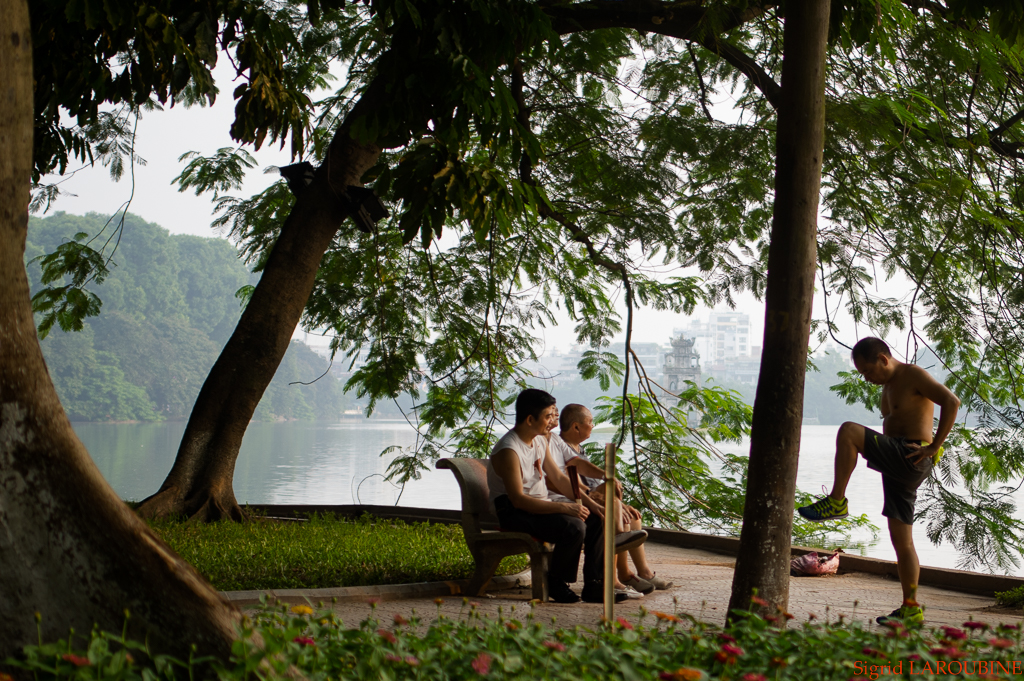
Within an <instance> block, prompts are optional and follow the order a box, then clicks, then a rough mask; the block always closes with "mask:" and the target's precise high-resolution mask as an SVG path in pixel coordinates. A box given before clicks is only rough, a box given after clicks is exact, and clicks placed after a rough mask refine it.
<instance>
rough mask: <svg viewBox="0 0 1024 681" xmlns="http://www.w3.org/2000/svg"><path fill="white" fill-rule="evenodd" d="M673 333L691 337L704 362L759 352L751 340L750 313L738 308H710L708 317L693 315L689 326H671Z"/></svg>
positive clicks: (711, 362)
mask: <svg viewBox="0 0 1024 681" xmlns="http://www.w3.org/2000/svg"><path fill="white" fill-rule="evenodd" d="M672 335H673V336H678V335H683V336H685V337H687V338H694V339H695V340H696V342H695V344H694V349H695V350H696V351H697V352H698V353H699V354H700V357H701V364H702V365H704V366H709V367H710V366H711V365H713V364H717V363H720V362H722V361H724V360H726V359H733V358H737V357H751V356H753V355H760V354H761V353H760V348H757V349H756V352H755V348H754V347H752V346H751V344H750V341H751V338H750V315H746V314H741V313H739V312H712V313H711V314H710V315H709V316H708V321H706V322H703V321H700V320H698V319H692V320H690V324H689V326H688V327H684V328H676V329H672Z"/></svg>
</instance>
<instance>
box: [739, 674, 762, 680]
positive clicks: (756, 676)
mask: <svg viewBox="0 0 1024 681" xmlns="http://www.w3.org/2000/svg"><path fill="white" fill-rule="evenodd" d="M740 681H768V679H767V678H766V677H765V675H764V674H755V673H754V672H747V673H746V674H744V675H743V676H742V677H740Z"/></svg>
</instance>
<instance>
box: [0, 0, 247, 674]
mask: <svg viewBox="0 0 1024 681" xmlns="http://www.w3.org/2000/svg"><path fill="white" fill-rule="evenodd" d="M0 27H2V28H3V30H2V31H0V661H2V660H4V659H5V658H6V657H8V656H11V655H14V654H15V653H16V652H17V650H18V649H20V648H21V647H22V646H24V645H26V644H30V643H36V642H38V636H39V632H38V631H37V623H36V619H35V614H36V613H39V615H40V616H41V621H40V624H39V626H40V627H41V633H42V637H43V639H44V640H49V641H53V640H56V639H58V638H61V637H67V636H68V629H69V628H70V627H74V628H75V630H76V631H78V632H79V635H82V636H88V632H89V631H91V629H92V627H93V625H94V623H95V624H98V625H99V626H100V627H101V628H103V629H105V630H110V631H118V632H119V631H121V628H122V626H123V625H124V620H125V611H126V610H127V611H129V612H130V613H131V619H130V620H129V632H130V634H131V635H133V636H135V637H137V638H138V639H140V640H142V639H145V638H147V637H148V639H149V641H150V643H151V645H152V646H153V649H154V650H155V651H158V652H166V653H170V654H173V655H176V656H179V657H182V658H184V659H188V655H189V646H190V644H192V643H195V644H196V645H197V646H198V651H199V653H200V654H211V655H215V656H217V657H219V658H222V659H227V656H228V654H229V652H230V646H231V642H232V641H233V640H234V639H235V624H236V622H237V618H238V612H237V610H236V609H235V608H233V607H232V606H231V605H230V604H228V603H227V601H225V600H224V599H223V598H222V597H221V596H220V595H219V594H218V593H217V592H216V591H215V590H214V589H213V588H212V587H211V586H210V585H209V584H207V583H206V582H205V581H204V580H203V579H202V577H200V576H199V575H198V574H197V573H196V572H195V570H193V569H192V567H191V566H189V565H188V564H187V563H185V562H184V561H183V560H181V558H179V557H178V556H177V555H176V554H175V553H174V552H173V551H172V550H171V549H170V548H168V547H167V546H166V545H165V544H164V543H163V542H162V541H160V539H159V538H157V536H156V535H155V534H153V532H151V531H150V530H149V529H148V528H147V527H146V525H145V524H144V523H143V522H142V521H141V520H139V518H138V517H137V516H136V515H135V514H134V513H133V512H132V511H131V510H130V509H129V508H128V507H127V506H125V505H124V503H122V502H121V500H120V499H119V498H118V497H117V495H116V494H115V493H114V491H113V490H112V489H111V488H110V486H109V485H108V484H107V483H106V482H105V481H104V479H103V477H102V475H100V472H99V470H98V469H97V468H96V466H95V464H94V463H93V461H92V459H91V458H90V457H89V454H88V452H86V450H85V448H84V447H83V446H82V443H81V442H80V441H79V440H78V438H77V437H76V436H75V433H74V431H73V430H72V428H71V424H70V422H69V421H68V419H67V416H66V415H65V413H64V410H63V409H62V407H61V405H60V401H59V399H58V397H57V393H56V391H55V390H54V388H53V384H52V382H51V381H50V376H49V373H48V372H47V369H46V364H45V362H44V360H43V354H42V350H41V349H40V346H39V340H38V337H37V336H36V327H35V321H34V319H33V317H32V308H31V302H30V298H29V283H28V275H27V273H26V271H25V264H24V256H25V239H26V235H27V231H28V202H29V180H30V178H31V176H32V101H33V100H32V88H33V83H32V50H31V44H30V35H31V33H30V30H29V14H28V6H27V3H26V2H25V0H0Z"/></svg>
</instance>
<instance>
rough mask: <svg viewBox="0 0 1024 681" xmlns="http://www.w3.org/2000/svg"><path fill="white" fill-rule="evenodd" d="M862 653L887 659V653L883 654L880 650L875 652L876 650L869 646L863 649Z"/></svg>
mask: <svg viewBox="0 0 1024 681" xmlns="http://www.w3.org/2000/svg"><path fill="white" fill-rule="evenodd" d="M861 652H862V653H864V654H865V655H870V656H871V657H882V658H884V657H885V653H883V652H881V651H880V650H875V649H874V648H868V647H867V646H865V647H864V648H863V649H861Z"/></svg>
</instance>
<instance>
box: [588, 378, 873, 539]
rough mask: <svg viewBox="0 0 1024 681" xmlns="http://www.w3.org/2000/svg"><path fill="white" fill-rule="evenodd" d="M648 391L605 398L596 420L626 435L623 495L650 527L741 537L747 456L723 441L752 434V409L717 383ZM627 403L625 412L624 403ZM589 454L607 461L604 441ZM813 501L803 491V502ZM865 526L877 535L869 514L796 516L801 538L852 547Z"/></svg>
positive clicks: (796, 534)
mask: <svg viewBox="0 0 1024 681" xmlns="http://www.w3.org/2000/svg"><path fill="white" fill-rule="evenodd" d="M640 385H641V386H642V387H644V388H647V389H648V390H644V392H643V393H642V394H641V395H629V396H628V402H626V403H625V405H624V403H623V400H622V398H621V397H616V398H607V397H606V398H601V400H600V402H601V406H600V407H598V408H597V410H596V411H595V414H594V417H595V420H597V421H600V422H606V423H610V424H612V425H614V426H615V427H616V428H617V430H616V434H615V436H614V439H615V440H617V441H619V442H620V443H621V442H623V440H625V448H624V449H623V450H621V452H620V453H619V454H617V461H616V465H617V470H616V475H617V476H618V478H619V480H621V481H622V485H623V499H624V500H625V501H626V503H628V504H630V505H632V506H633V507H634V508H637V509H641V513H642V514H643V515H644V516H645V517H644V522H645V523H646V524H652V525H658V526H668V527H676V528H679V529H688V530H691V531H711V532H713V533H718V534H729V535H739V532H740V528H741V523H742V519H743V505H744V499H745V497H746V489H747V460H748V457H746V456H737V455H735V454H730V453H727V452H722V451H721V450H719V449H718V447H717V446H716V445H717V444H718V443H721V442H739V441H740V440H741V439H742V438H743V437H744V436H749V434H750V423H751V416H752V411H751V408H750V407H749V406H748V405H746V404H744V403H743V402H742V401H741V400H740V399H739V396H738V395H737V394H736V393H734V392H731V391H728V390H724V389H721V388H717V387H705V388H699V387H697V386H696V385H694V384H693V383H689V382H688V383H687V384H686V387H685V389H684V390H682V391H681V392H680V393H679V394H678V395H677V396H676V395H670V394H668V393H666V392H664V391H662V390H660V389H658V390H656V391H655V390H653V388H655V385H654V384H653V382H644V381H641V384H640ZM624 406H625V409H624V408H623V407H624ZM584 450H585V451H586V453H587V455H588V458H590V459H591V460H592V461H593V462H594V463H595V464H597V465H598V466H603V465H604V451H603V448H602V447H601V446H600V445H596V444H584ZM811 501H813V498H812V496H811V495H809V494H806V493H803V492H800V491H799V490H798V491H797V498H796V503H797V505H803V504H806V503H810V502H811ZM861 528H866V529H869V530H871V531H872V533H875V532H877V530H878V528H877V527H875V526H874V525H872V524H871V523H870V521H869V520H868V519H867V516H863V515H862V516H859V517H851V518H845V519H843V520H840V521H836V522H835V523H833V524H830V525H829V527H828V529H827V530H826V529H825V528H824V526H822V525H820V524H816V523H809V522H807V521H804V520H803V519H802V518H799V517H797V518H795V520H794V523H793V541H794V543H796V544H803V545H811V546H822V547H826V546H828V547H831V546H841V545H845V546H847V547H848V546H850V544H851V541H850V538H849V535H850V534H851V533H852V532H853V531H855V530H857V529H861Z"/></svg>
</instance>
